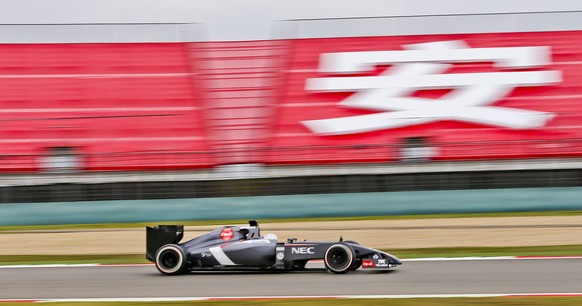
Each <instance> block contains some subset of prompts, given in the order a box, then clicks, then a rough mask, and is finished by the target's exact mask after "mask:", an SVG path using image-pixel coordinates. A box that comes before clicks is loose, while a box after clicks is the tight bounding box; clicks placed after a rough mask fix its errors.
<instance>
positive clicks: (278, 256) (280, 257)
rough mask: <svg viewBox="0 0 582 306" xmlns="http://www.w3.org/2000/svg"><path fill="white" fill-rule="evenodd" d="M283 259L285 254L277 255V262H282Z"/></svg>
mask: <svg viewBox="0 0 582 306" xmlns="http://www.w3.org/2000/svg"><path fill="white" fill-rule="evenodd" d="M283 258H285V253H283V252H279V253H277V260H283Z"/></svg>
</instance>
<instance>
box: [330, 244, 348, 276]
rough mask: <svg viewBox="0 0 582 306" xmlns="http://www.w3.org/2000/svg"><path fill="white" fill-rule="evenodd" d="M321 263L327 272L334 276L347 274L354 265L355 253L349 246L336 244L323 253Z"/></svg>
mask: <svg viewBox="0 0 582 306" xmlns="http://www.w3.org/2000/svg"><path fill="white" fill-rule="evenodd" d="M323 261H324V263H325V267H326V268H327V269H328V270H329V271H331V272H333V273H336V274H342V273H347V272H349V271H351V270H352V268H353V266H354V264H355V261H356V253H355V252H354V249H352V247H350V246H349V245H347V244H343V243H337V244H334V245H332V246H330V247H329V248H328V249H327V251H325V257H324V258H323Z"/></svg>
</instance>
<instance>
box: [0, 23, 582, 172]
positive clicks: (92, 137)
mask: <svg viewBox="0 0 582 306" xmlns="http://www.w3.org/2000/svg"><path fill="white" fill-rule="evenodd" d="M581 36H582V32H580V31H559V32H535V33H534V32H532V33H490V34H487V33H486V34H447V35H408V36H383V37H378V36H376V37H352V38H345V37H344V38H317V39H295V40H274V41H250V42H222V43H221V42H214V43H98V44H96V43H92V44H74V43H60V44H2V45H0V63H1V64H0V107H1V109H2V110H1V111H0V122H1V124H2V128H1V129H0V154H1V156H0V157H1V158H0V170H2V171H5V172H6V171H11V172H13V171H37V170H40V169H41V168H42V162H41V161H42V158H41V157H42V156H43V155H46V154H47V152H50V150H51V148H61V147H66V148H74V150H75V153H76V154H79V156H80V157H81V159H82V161H83V165H82V168H83V169H85V170H146V169H149V170H156V169H188V168H200V167H203V168H208V167H212V166H215V165H221V164H232V163H264V164H271V165H275V164H320V163H346V162H390V161H397V160H400V159H401V158H403V147H404V148H406V146H407V143H410V140H411V139H412V140H414V139H420V140H421V141H420V144H418V143H417V144H415V146H425V147H429V146H430V147H431V148H433V150H432V151H430V152H431V153H430V154H429V155H430V158H433V159H437V160H462V159H484V158H486V159H490V158H540V157H555V156H581V155H582V145H581V144H580V140H581V139H582V128H581V126H580V123H581V122H582V104H580V103H579V100H580V99H582V87H581V86H582V85H581V84H582V77H581V72H580V71H582V69H580V67H581V66H582V44H580V42H579V41H580V37H581ZM442 43H445V44H447V43H448V44H453V45H452V47H451V46H447V47H446V48H452V49H454V50H456V51H454V52H451V50H450V49H446V50H444V51H443V50H438V48H440V47H439V46H440V45H439V44H442ZM427 44H428V45H427ZM455 44H456V45H455ZM435 46H436V47H435ZM418 48H420V49H418ZM431 48H436V51H435V49H431ZM398 51H400V52H398ZM441 51H443V52H441ZM457 51H458V52H457ZM354 52H355V53H354ZM375 52H376V53H375ZM411 52H412V53H411ZM415 52H416V53H415ZM439 52H440V53H439ZM447 52H448V53H447ZM455 52H457V53H455ZM520 52H525V53H524V54H526V55H525V56H526V57H527V56H530V55H531V57H532V59H531V61H530V62H527V61H526V62H525V63H516V64H508V65H506V64H507V61H511V60H512V59H514V58H515V59H516V61H519V58H520V56H521V53H520ZM413 53H414V54H416V55H411V54H413ZM514 53H515V54H514ZM530 53H531V54H530ZM326 54H327V55H326ZM329 54H332V57H333V54H336V55H337V56H338V58H332V57H330V56H329ZM351 54H355V55H354V56H355V57H357V56H363V59H362V58H360V59H354V58H355V57H353V56H352V55H351ZM374 54H375V55H374ZM439 54H440V55H439ZM442 54H449V55H450V56H449V55H442ZM451 54H456V55H454V56H456V58H454V56H453V55H451ZM500 54H501V55H500ZM516 54H517V55H516ZM528 54H530V55H528ZM376 55H378V56H380V57H385V59H381V60H380V59H376V62H373V61H372V60H371V59H370V58H371V56H372V57H373V56H376ZM399 56H400V57H399ZM414 56H418V58H415V57H414ZM346 59H347V60H346ZM344 60H346V61H347V63H348V64H346V65H348V66H349V64H350V63H351V64H353V65H355V66H358V65H360V66H359V68H357V69H356V68H349V69H344V68H342V67H341V65H342V63H343V62H342V61H344ZM350 61H351V62H350ZM504 61H505V62H504ZM330 63H331V64H330ZM407 63H408V64H410V63H416V64H418V63H420V64H422V65H425V66H423V67H425V68H419V69H420V70H422V69H428V70H426V71H425V72H423V73H419V72H418V71H416V72H414V73H412V75H409V76H408V79H406V78H402V76H401V75H399V74H398V69H405V70H406V69H409V68H402V67H403V65H406V64H407ZM334 65H335V66H334ZM431 65H432V66H431ZM413 66H414V65H413ZM445 66H446V67H445ZM399 67H400V68H399ZM427 67H428V68H427ZM439 67H440V68H439ZM441 68H442V69H441ZM334 69H335V70H334ZM342 69H344V70H343V71H342ZM350 69H351V70H350ZM358 69H359V70H358ZM395 69H396V70H395ZM410 69H411V71H415V69H416V68H410ZM433 69H434V70H433ZM438 69H441V70H440V71H437V70H438ZM431 70H432V71H431ZM511 73H519V74H513V75H512V74H511ZM404 74H406V73H404ZM456 74H461V77H458V76H455V75H456ZM419 75H420V77H419ZM437 75H438V77H435V76H437ZM483 75H488V76H490V78H489V79H487V78H485V77H483ZM394 76H396V77H394ZM442 76H445V77H444V78H443V77H442ZM381 77H387V78H384V79H382V78H381ZM341 79H345V81H342V80H341ZM441 79H442V80H446V81H443V82H444V83H443V82H441V83H439V82H440V81H438V80H441ZM361 80H364V81H361ZM401 80H408V81H409V83H407V84H409V85H406V84H404V83H406V82H404V81H402V82H401ZM484 80H485V81H484ZM487 80H489V81H487ZM342 82H343V83H342ZM366 82H368V83H366ZM390 82H396V83H390ZM410 82H418V84H421V85H418V86H416V85H415V86H416V87H414V86H411V85H410ZM423 82H424V83H423ZM435 82H436V83H438V84H436V83H435ZM470 82H473V83H470ZM504 82H505V83H504ZM469 83H470V84H469ZM338 84H339V85H338ZM341 84H344V85H341ZM355 84H357V85H355ZM366 84H371V85H366ZM422 84H424V85H422ZM435 84H436V85H435ZM481 85H483V86H485V87H487V86H489V87H491V88H489V89H487V90H485V89H484V90H485V91H486V94H482V95H481V96H479V94H478V93H475V95H477V96H479V97H481V98H482V99H481V100H482V101H480V102H479V101H477V100H475V101H473V100H472V99H473V96H471V94H470V93H469V92H470V89H467V88H472V87H471V86H473V87H474V86H481ZM334 86H336V87H334ZM342 86H343V87H342ZM357 86H359V87H357ZM367 86H368V87H367ZM352 87H354V88H352ZM465 89H467V95H466V96H461V98H458V97H457V96H455V92H459V91H464V90H465ZM477 91H478V90H477ZM373 92H376V93H377V95H376V96H373V95H374V93H373ZM378 92H380V93H378ZM355 95H360V96H358V97H359V98H357V99H356V98H355V97H356V96H355ZM362 95H372V97H374V98H369V99H368V98H366V99H361V97H362ZM454 97H456V99H457V100H461V102H459V103H461V104H463V103H465V104H470V105H472V107H473V108H468V110H469V111H468V112H466V113H464V114H463V113H462V112H461V113H454V110H452V109H454V103H453V104H450V103H452V102H450V101H452V100H453V98H454ZM463 97H466V99H463ZM364 100H365V101H364ZM346 101H347V102H346ZM362 101H364V102H362ZM366 101H367V102H366ZM358 103H360V104H361V105H359V106H358ZM366 103H367V104H366ZM406 103H410V105H418V107H417V108H415V107H412V108H411V106H410V105H407V104H406ZM418 103H420V104H418ZM422 103H425V104H422ZM426 103H434V105H432V104H426ZM439 103H440V104H439ZM423 105H425V106H430V107H432V108H431V109H434V110H435V111H434V112H432V113H431V112H428V113H427V112H424V113H423V111H422V106H423ZM451 105H453V107H451ZM441 106H442V109H449V110H448V111H443V112H441V110H440V109H441ZM465 106H467V105H465ZM475 107H477V108H475ZM478 107H480V108H478ZM419 108H420V110H419ZM413 109H414V112H412V113H410V111H411V110H413ZM489 111H492V113H491V114H493V115H492V116H490V117H489V118H487V115H486V114H487V112H489ZM498 111H501V112H500V113H499V112H498ZM401 112H408V113H401ZM469 113H471V114H469ZM477 113H481V114H477ZM497 113H499V114H500V115H499V117H497V116H495V114H497ZM370 115H371V116H370ZM523 116H525V117H527V118H524V119H523V121H520V119H518V118H520V117H523ZM528 116H529V117H528ZM348 117H358V118H360V119H356V120H355V121H354V120H352V119H348V120H346V121H338V122H339V123H338V124H337V125H336V126H335V127H329V126H328V125H327V123H329V122H325V124H326V125H325V127H322V126H323V125H322V124H320V123H322V121H321V120H325V119H334V118H335V119H337V118H348ZM502 118H503V119H502ZM528 118H529V119H528ZM531 118H534V119H531ZM494 119H495V120H494ZM530 119H531V120H530ZM383 120H384V121H383ZM316 121H317V123H315V124H313V122H316ZM309 122H312V123H309ZM354 122H356V123H354ZM391 122H392V123H391ZM332 123H333V122H332ZM362 126H365V127H362Z"/></svg>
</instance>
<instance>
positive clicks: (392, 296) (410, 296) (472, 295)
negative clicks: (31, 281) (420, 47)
mask: <svg viewBox="0 0 582 306" xmlns="http://www.w3.org/2000/svg"><path fill="white" fill-rule="evenodd" d="M569 296H582V293H580V292H573V293H564V292H558V293H484V294H480V293H466V294H463V293H461V294H401V295H399V294H385V295H298V296H293V295H279V296H264V295H263V296H229V297H197V296H195V297H152V298H67V299H0V302H14V303H17V302H29V303H89V302H179V301H216V300H218V301H220V300H222V301H229V300H230V301H244V300H282V299H430V298H491V297H569Z"/></svg>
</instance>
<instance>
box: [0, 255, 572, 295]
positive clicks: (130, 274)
mask: <svg viewBox="0 0 582 306" xmlns="http://www.w3.org/2000/svg"><path fill="white" fill-rule="evenodd" d="M564 292H569V293H582V259H499V260H460V261H407V262H405V263H404V265H402V266H400V267H398V268H397V269H395V270H393V271H390V272H387V273H374V272H372V271H362V270H358V271H356V272H353V273H348V274H344V275H334V274H331V273H328V272H324V271H314V272H293V273H256V272H255V273H249V272H246V273H241V272H237V273H234V272H229V273H208V272H206V273H192V274H189V275H180V276H163V275H161V274H159V273H158V272H157V270H156V269H155V267H154V266H151V265H148V266H92V267H44V268H37V267H35V268H31V267H23V268H2V269H0V299H4V300H6V299H63V298H73V299H74V298H163V297H248V296H334V295H416V294H422V295H425V294H515V293H532V294H535V293H564Z"/></svg>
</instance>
